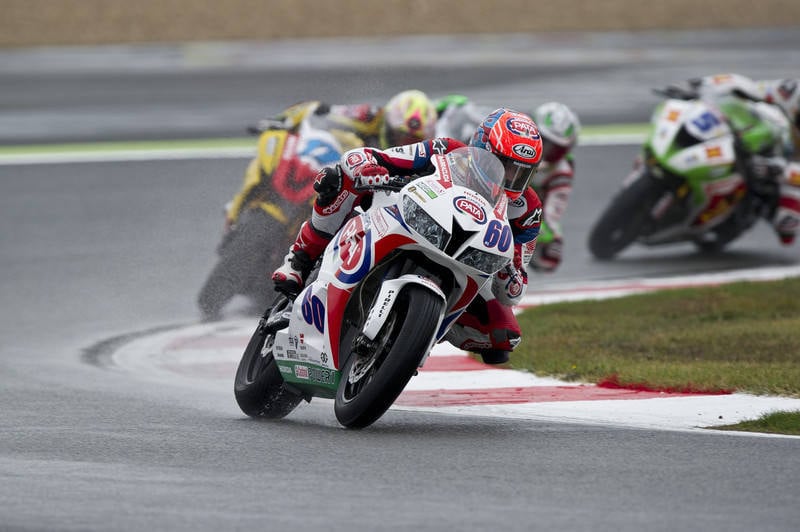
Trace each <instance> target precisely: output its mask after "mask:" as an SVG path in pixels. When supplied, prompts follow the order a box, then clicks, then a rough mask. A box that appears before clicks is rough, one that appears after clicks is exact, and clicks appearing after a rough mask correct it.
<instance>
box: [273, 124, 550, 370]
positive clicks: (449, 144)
mask: <svg viewBox="0 0 800 532" xmlns="http://www.w3.org/2000/svg"><path fill="white" fill-rule="evenodd" d="M469 145H471V146H475V147H480V148H484V149H486V150H488V151H490V152H492V153H494V154H495V155H496V156H497V157H498V158H499V159H500V161H501V162H502V163H503V166H504V168H505V171H506V174H505V191H506V195H507V196H508V198H509V200H510V202H509V205H508V212H507V214H508V219H509V222H510V225H511V228H512V233H513V235H514V251H515V253H514V260H513V263H512V264H510V265H508V266H507V267H506V268H504V269H502V270H500V271H499V272H498V273H497V274H495V277H494V278H493V280H492V293H493V295H494V298H493V299H490V300H484V299H483V298H476V300H475V301H473V303H472V304H470V306H469V307H468V308H467V310H466V312H465V313H464V314H462V316H461V317H460V318H459V319H458V321H457V322H456V323H455V324H454V325H453V326H452V327H451V329H450V332H448V335H447V340H448V341H450V342H451V343H453V344H454V345H456V346H458V347H460V348H462V349H468V350H471V351H475V352H477V353H479V354H480V355H481V356H482V357H483V360H484V362H486V363H489V364H500V363H504V362H507V361H508V358H509V353H510V351H512V350H513V349H514V347H515V346H516V345H517V344H518V343H519V341H520V334H521V331H520V328H519V324H518V323H517V320H516V318H515V317H514V314H513V312H512V311H511V307H512V305H514V304H516V303H518V302H519V300H520V299H521V298H522V296H523V295H524V292H525V288H526V286H527V277H528V276H527V271H526V268H525V267H524V265H525V264H527V263H528V261H529V260H530V258H531V256H532V254H533V252H534V250H535V247H536V237H537V235H538V233H539V227H540V224H541V216H542V206H541V202H540V201H539V198H538V196H537V195H536V193H535V192H534V191H533V189H531V188H530V187H529V186H528V184H529V182H530V179H531V178H532V177H533V175H534V174H535V172H536V170H537V168H538V166H539V162H540V161H541V158H542V141H541V136H540V134H539V131H538V128H537V127H536V124H535V123H534V122H533V120H532V119H531V118H530V117H529V116H527V115H524V114H522V113H518V112H516V111H512V110H510V109H506V108H499V109H497V110H495V111H493V112H492V113H490V114H489V115H488V116H487V117H486V118H485V119H484V120H483V121H482V122H481V124H480V125H479V126H478V127H477V128H476V129H475V131H474V134H473V136H472V139H471V140H470V142H469ZM463 146H464V143H463V142H460V141H459V140H456V139H453V138H448V137H437V138H434V139H431V140H426V141H422V142H417V143H414V144H407V145H401V146H396V147H393V148H390V149H388V150H379V149H376V148H367V147H365V148H357V149H355V150H350V151H348V152H347V153H345V154H344V155H343V156H342V158H341V161H340V163H339V164H338V165H335V166H333V167H328V168H325V169H323V170H322V171H321V172H320V173H319V174H318V176H317V180H316V182H315V184H314V189H315V190H316V191H317V197H316V199H315V201H314V206H313V210H312V215H311V218H310V219H309V220H307V221H306V222H304V223H303V225H302V227H301V229H300V232H299V234H298V236H297V239H296V240H295V242H294V243H293V244H292V245H291V247H290V249H289V253H288V254H287V255H286V258H285V260H284V264H283V265H282V266H281V267H280V268H278V269H277V270H276V271H275V272H274V273H273V275H272V279H273V282H274V283H275V288H276V290H278V291H281V292H284V293H294V294H296V293H298V292H299V291H300V289H302V287H303V286H304V284H305V281H306V278H307V277H308V275H309V273H310V272H311V270H312V268H313V266H314V264H315V262H316V261H317V259H318V258H319V257H320V256H321V255H322V253H323V251H324V249H325V247H326V246H327V244H328V242H329V241H330V240H331V239H332V238H333V235H334V234H335V233H336V232H337V231H338V230H339V228H340V227H341V226H342V225H343V224H344V222H345V221H346V220H347V219H348V217H349V215H350V214H351V212H352V211H353V209H355V208H356V207H358V206H360V207H362V208H367V207H368V204H369V201H370V199H371V193H370V191H369V189H368V187H369V186H370V185H378V184H384V183H388V182H389V180H390V176H391V175H403V176H409V177H410V176H412V175H426V174H429V173H430V172H431V171H433V166H432V163H431V159H432V158H433V156H434V155H435V154H445V153H449V152H450V151H452V150H454V149H456V148H460V147H463Z"/></svg>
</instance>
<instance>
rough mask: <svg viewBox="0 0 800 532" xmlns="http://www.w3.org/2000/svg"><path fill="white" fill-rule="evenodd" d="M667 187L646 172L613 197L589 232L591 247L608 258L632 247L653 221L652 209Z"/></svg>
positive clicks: (599, 255) (590, 249)
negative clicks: (651, 219)
mask: <svg viewBox="0 0 800 532" xmlns="http://www.w3.org/2000/svg"><path fill="white" fill-rule="evenodd" d="M663 192H664V189H663V187H661V186H658V184H657V183H656V182H654V181H653V179H652V178H651V177H650V176H647V175H644V176H641V177H639V178H638V179H637V180H636V181H634V182H633V183H631V184H630V185H629V186H628V187H626V188H624V189H622V190H621V191H620V192H619V193H618V194H617V195H616V196H615V197H614V199H612V200H611V203H610V204H609V205H608V207H606V209H605V211H603V214H601V215H600V218H599V219H598V220H597V222H595V224H594V227H593V228H592V232H591V233H590V234H589V251H591V252H592V255H594V256H595V257H596V258H598V259H601V260H608V259H611V258H613V257H614V255H616V254H617V253H619V252H620V251H622V250H623V249H625V248H626V247H628V246H629V245H631V244H632V243H633V241H634V240H636V238H637V237H638V236H639V235H641V234H642V232H643V230H644V229H645V228H646V227H647V225H648V222H650V210H651V209H652V207H653V205H655V202H656V201H657V200H658V199H659V198H660V197H661V195H662V194H663Z"/></svg>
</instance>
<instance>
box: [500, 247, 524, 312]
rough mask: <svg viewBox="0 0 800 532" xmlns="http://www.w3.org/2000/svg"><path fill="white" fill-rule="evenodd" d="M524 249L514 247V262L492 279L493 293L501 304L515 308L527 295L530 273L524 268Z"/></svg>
mask: <svg viewBox="0 0 800 532" xmlns="http://www.w3.org/2000/svg"><path fill="white" fill-rule="evenodd" d="M522 255H523V247H522V245H520V244H516V245H515V246H514V260H513V261H512V262H511V264H509V265H508V266H506V267H505V268H503V269H501V270H500V271H499V272H497V273H496V274H495V275H494V279H492V293H493V294H494V297H496V298H497V301H499V302H500V303H501V304H503V305H506V306H509V307H510V306H513V305H516V304H518V303H519V302H520V300H521V299H522V296H523V295H525V288H526V287H527V285H528V272H527V270H526V269H525V267H524V266H523V264H524V263H523V258H522Z"/></svg>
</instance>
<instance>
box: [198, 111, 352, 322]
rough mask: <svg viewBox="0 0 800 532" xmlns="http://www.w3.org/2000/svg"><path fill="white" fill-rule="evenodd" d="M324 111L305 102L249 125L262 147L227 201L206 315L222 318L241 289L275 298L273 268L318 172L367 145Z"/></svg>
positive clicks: (305, 208)
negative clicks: (335, 122)
mask: <svg viewBox="0 0 800 532" xmlns="http://www.w3.org/2000/svg"><path fill="white" fill-rule="evenodd" d="M325 115H326V113H325V108H324V106H323V105H321V104H320V103H319V102H304V103H300V104H297V105H294V106H291V107H289V108H288V109H286V110H285V111H283V112H282V113H281V114H279V115H278V116H277V117H276V118H274V119H269V120H264V121H261V122H260V123H259V124H258V125H257V126H254V127H252V128H250V132H251V133H254V134H258V135H259V138H258V152H257V154H256V157H255V158H254V159H253V160H252V161H251V162H250V164H249V165H248V167H247V170H246V172H245V175H244V183H243V186H242V188H241V190H240V191H239V192H238V193H237V194H236V196H235V197H234V199H233V200H232V201H231V203H229V204H228V206H227V209H226V224H225V225H226V229H225V233H224V235H223V238H222V241H221V242H220V244H219V246H218V247H217V254H218V260H217V263H216V265H215V266H214V267H213V269H212V270H211V273H210V274H209V275H208V278H207V279H206V281H205V283H204V284H203V287H202V288H201V290H200V293H199V295H198V298H197V302H198V306H199V308H200V311H201V312H202V313H203V316H204V317H205V318H206V319H215V318H217V317H218V316H219V314H220V312H221V311H222V308H223V307H224V306H225V305H226V304H227V303H228V302H229V301H230V300H231V299H232V298H233V297H234V296H236V295H243V296H246V297H249V298H250V299H251V300H252V302H253V304H254V308H257V309H259V311H260V310H261V309H263V308H265V307H266V306H267V305H268V304H269V301H270V300H271V299H272V298H273V297H274V293H273V288H272V283H271V282H270V279H269V275H270V273H271V272H272V271H273V270H275V269H276V268H277V267H278V266H280V264H281V262H282V261H283V257H284V256H285V255H286V253H287V252H288V248H289V245H290V244H291V242H293V241H294V238H295V236H296V235H297V231H298V230H299V228H300V224H301V223H302V222H303V220H305V219H306V218H308V216H309V215H310V213H311V206H310V205H311V203H312V201H313V198H314V178H315V176H316V174H317V172H319V170H320V169H321V168H323V167H324V166H328V165H332V164H336V163H337V162H338V161H339V158H340V157H341V154H342V153H343V152H344V151H346V150H348V149H351V148H354V147H357V146H361V145H362V144H363V143H362V142H361V140H360V139H359V137H358V136H356V135H355V134H353V133H352V132H349V131H345V130H342V129H337V128H336V127H335V125H333V126H332V124H331V122H330V121H329V120H328V119H327V118H326V116H325Z"/></svg>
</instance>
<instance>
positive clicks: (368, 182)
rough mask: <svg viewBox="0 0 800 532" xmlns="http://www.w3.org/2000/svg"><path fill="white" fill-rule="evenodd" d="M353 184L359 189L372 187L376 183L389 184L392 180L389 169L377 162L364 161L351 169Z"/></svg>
mask: <svg viewBox="0 0 800 532" xmlns="http://www.w3.org/2000/svg"><path fill="white" fill-rule="evenodd" d="M350 173H351V175H352V177H353V186H355V188H357V189H365V188H367V189H368V188H370V187H371V186H374V185H388V184H389V182H390V181H391V179H390V177H389V170H387V169H386V168H384V167H383V166H381V165H379V164H375V163H369V162H368V163H364V164H362V165H360V166H356V167H355V168H353V169H352V170H351V172H350Z"/></svg>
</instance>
